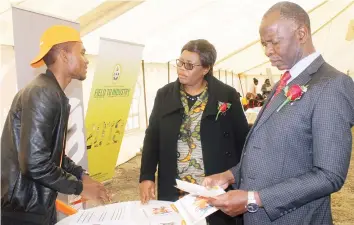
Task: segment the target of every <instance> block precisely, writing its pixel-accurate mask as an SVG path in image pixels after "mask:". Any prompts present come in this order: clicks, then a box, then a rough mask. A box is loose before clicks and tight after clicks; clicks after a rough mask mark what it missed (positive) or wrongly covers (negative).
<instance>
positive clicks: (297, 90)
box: [277, 84, 308, 112]
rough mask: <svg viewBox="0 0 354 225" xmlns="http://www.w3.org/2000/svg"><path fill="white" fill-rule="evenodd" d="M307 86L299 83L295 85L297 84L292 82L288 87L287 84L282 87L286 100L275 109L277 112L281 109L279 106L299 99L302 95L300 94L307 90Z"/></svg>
mask: <svg viewBox="0 0 354 225" xmlns="http://www.w3.org/2000/svg"><path fill="white" fill-rule="evenodd" d="M307 87H308V86H300V85H297V84H294V85H293V86H291V87H290V88H289V87H288V86H286V87H285V88H284V93H285V96H286V100H285V101H284V102H283V104H281V106H280V107H279V108H278V109H277V112H279V111H280V110H281V108H283V106H285V105H286V104H288V103H289V102H293V101H296V100H299V99H300V98H301V97H302V95H303V94H304V93H305V92H306V91H307Z"/></svg>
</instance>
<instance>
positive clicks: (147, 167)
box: [140, 40, 248, 225]
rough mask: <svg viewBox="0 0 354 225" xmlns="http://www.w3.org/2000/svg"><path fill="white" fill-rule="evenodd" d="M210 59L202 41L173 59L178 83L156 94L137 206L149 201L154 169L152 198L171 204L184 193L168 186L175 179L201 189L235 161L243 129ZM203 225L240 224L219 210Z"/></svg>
mask: <svg viewBox="0 0 354 225" xmlns="http://www.w3.org/2000/svg"><path fill="white" fill-rule="evenodd" d="M215 60H216V50H215V48H214V46H213V45H212V44H210V43H209V42H208V41H206V40H193V41H190V42H188V43H187V44H186V45H185V46H184V47H183V48H182V51H181V55H180V57H179V59H177V60H176V63H177V73H178V79H177V80H176V81H175V82H172V83H170V84H167V85H166V86H164V87H163V88H161V89H159V90H158V91H157V95H156V98H155V103H154V107H153V110H152V113H151V116H150V120H149V126H148V128H147V130H146V135H145V140H144V146H143V154H142V160H141V171H140V197H141V201H142V203H147V202H148V201H149V200H150V199H153V198H155V172H156V168H157V167H158V176H157V177H158V182H157V183H158V190H157V195H158V199H159V200H166V201H176V200H178V198H180V197H183V195H184V194H185V193H182V192H179V191H178V190H177V189H176V188H175V187H174V186H175V185H176V182H175V179H176V178H177V179H181V180H184V181H188V182H191V183H196V184H201V183H202V181H203V179H204V177H205V176H209V175H212V174H216V173H220V172H223V171H225V170H228V169H229V168H231V167H233V166H235V165H236V164H237V163H238V162H239V160H240V155H241V151H242V147H243V144H244V140H245V138H246V135H247V132H248V125H247V121H246V118H245V115H244V113H243V110H242V108H241V103H240V100H239V98H238V96H237V93H236V90H235V89H234V88H232V87H230V86H228V85H226V84H224V83H222V82H221V81H219V80H218V79H216V78H215V77H214V76H213V66H214V63H215ZM223 103H226V105H224V106H222V104H223ZM220 105H221V108H220ZM224 109H226V112H224V113H221V114H219V115H218V112H219V111H220V110H221V111H224ZM207 221H208V223H209V224H211V225H224V224H225V225H226V224H230V225H231V224H232V225H235V224H241V223H242V221H241V219H240V218H232V217H229V216H227V215H226V214H223V213H222V212H221V211H218V212H216V213H214V214H212V215H211V216H209V218H207ZM237 222H239V223H237Z"/></svg>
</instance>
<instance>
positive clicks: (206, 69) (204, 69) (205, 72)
mask: <svg viewBox="0 0 354 225" xmlns="http://www.w3.org/2000/svg"><path fill="white" fill-rule="evenodd" d="M209 70H210V66H208V67H206V68H204V67H203V76H205V75H207V73H208V72H209Z"/></svg>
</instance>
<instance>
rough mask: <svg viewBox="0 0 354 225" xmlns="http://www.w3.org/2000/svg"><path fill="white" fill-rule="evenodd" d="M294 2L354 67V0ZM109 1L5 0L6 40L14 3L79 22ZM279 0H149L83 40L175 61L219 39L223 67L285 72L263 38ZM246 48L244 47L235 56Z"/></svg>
mask: <svg viewBox="0 0 354 225" xmlns="http://www.w3.org/2000/svg"><path fill="white" fill-rule="evenodd" d="M292 1H293V2H296V3H298V4H300V5H301V6H302V7H303V8H304V9H305V10H307V11H311V9H313V10H312V11H311V12H310V17H311V23H312V30H313V31H316V34H315V35H314V42H315V45H316V47H317V49H318V50H319V51H320V52H321V53H323V54H324V56H325V58H326V59H327V60H328V61H329V62H331V63H332V64H333V65H335V66H338V67H339V69H340V70H342V71H345V70H353V69H354V68H353V65H354V64H353V63H351V62H353V57H352V56H351V55H349V54H350V52H353V48H354V47H353V45H354V44H353V41H350V40H346V35H347V32H348V29H349V27H350V25H349V23H350V21H352V20H353V19H354V18H353V16H352V15H354V13H353V10H354V6H353V0H330V1H323V0H311V1H309V0H292ZM104 2H106V1H104V0H75V1H72V0H60V1H59V0H7V1H6V0H4V1H0V33H1V35H0V44H3V45H13V34H12V15H11V9H10V7H11V4H13V5H16V6H19V7H24V8H26V9H29V10H33V11H36V12H40V13H45V14H49V15H53V16H56V17H61V18H65V19H68V20H74V21H75V20H78V19H79V18H80V17H81V16H82V15H85V14H86V13H87V12H89V11H91V10H93V9H95V8H97V7H98V6H99V5H100V4H102V3H104ZM276 2H278V1H277V0H247V1H245V0H194V1H189V0H169V1H166V0H147V1H144V2H143V3H141V4H140V5H138V6H136V7H134V8H132V9H130V10H129V11H127V12H126V13H124V14H122V15H120V16H119V17H117V18H115V19H113V20H111V21H110V22H108V23H106V24H104V25H102V26H100V27H99V28H97V29H95V30H94V31H92V32H90V33H88V34H87V35H84V36H83V41H84V45H85V47H86V49H87V53H88V54H92V55H96V54H97V53H98V48H99V38H100V37H106V38H111V39H117V40H123V41H129V42H135V43H140V44H144V45H145V49H144V53H143V59H144V60H145V62H156V63H167V62H169V61H171V63H174V60H175V59H176V58H177V57H178V56H179V54H180V49H181V48H182V46H183V45H184V44H185V43H186V42H188V41H189V40H192V39H198V38H203V39H207V40H209V41H210V42H211V43H213V44H214V45H215V47H216V49H217V53H218V57H217V61H218V63H217V65H216V67H215V69H217V70H218V69H222V70H228V71H230V72H231V71H232V72H234V73H237V74H238V73H245V74H250V75H256V74H258V75H259V74H266V73H267V69H268V73H269V72H271V73H272V74H279V73H280V72H279V71H277V70H276V69H275V68H273V67H271V66H270V65H269V63H267V58H266V57H265V56H264V54H263V49H262V47H261V45H260V43H259V42H258V41H257V40H258V39H259V34H258V28H259V24H260V21H261V18H262V16H263V14H264V12H265V11H266V10H267V9H268V8H269V7H270V6H271V5H273V4H274V3H276ZM350 4H351V5H350ZM348 5H350V6H349V7H348ZM344 9H345V10H344ZM343 10H344V11H343ZM329 21H330V22H329ZM324 25H325V26H324ZM250 43H254V44H251V45H250ZM242 48H243V50H242V51H239V52H238V53H237V54H232V55H231V56H230V54H231V53H234V52H235V51H236V50H239V49H242ZM338 55H341V56H343V57H338ZM228 56H229V57H228Z"/></svg>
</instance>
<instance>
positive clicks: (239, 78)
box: [238, 73, 246, 96]
mask: <svg viewBox="0 0 354 225" xmlns="http://www.w3.org/2000/svg"><path fill="white" fill-rule="evenodd" d="M238 80H239V81H240V87H241V91H242V94H243V96H246V95H245V93H244V92H243V87H242V82H241V74H240V73H239V74H238Z"/></svg>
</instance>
